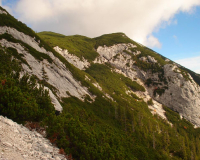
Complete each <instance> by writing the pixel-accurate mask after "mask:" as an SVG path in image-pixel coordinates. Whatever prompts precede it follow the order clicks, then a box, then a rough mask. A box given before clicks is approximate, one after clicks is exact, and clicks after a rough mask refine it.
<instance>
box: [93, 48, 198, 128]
mask: <svg viewBox="0 0 200 160" xmlns="http://www.w3.org/2000/svg"><path fill="white" fill-rule="evenodd" d="M130 48H136V46H134V45H133V46H132V45H130V44H118V45H113V46H111V47H106V46H104V47H99V48H97V52H98V53H99V55H100V56H99V57H98V58H96V59H95V61H94V63H106V62H109V63H110V64H111V65H113V66H114V67H115V68H116V69H115V70H114V71H116V72H118V73H121V74H123V75H125V76H127V77H129V78H130V79H132V80H134V79H135V78H140V79H141V80H142V82H143V85H144V86H145V88H146V89H147V91H148V94H147V95H150V97H152V98H153V99H154V100H156V101H158V102H159V103H161V104H164V105H166V106H167V107H169V108H171V109H172V110H174V111H177V112H178V113H179V114H180V115H181V116H182V117H184V118H185V119H187V120H189V121H190V122H192V123H193V124H194V125H196V126H198V127H200V87H199V85H198V84H196V82H195V81H194V80H193V78H192V77H191V76H190V74H189V73H187V72H181V70H180V69H179V68H178V67H177V66H176V65H175V64H174V65H172V64H166V65H163V66H162V70H163V73H159V72H157V73H152V71H151V70H148V71H143V70H142V69H139V68H138V67H137V66H136V65H135V61H133V60H132V59H131V56H130V55H129V54H127V53H126V52H124V50H130ZM136 49H137V48H136ZM137 52H138V51H137ZM139 60H140V61H145V62H146V63H152V64H155V63H158V62H157V60H156V59H155V58H154V57H151V56H147V57H141V58H140V59H139ZM168 61H169V60H167V62H168ZM159 65H160V64H158V66H159ZM148 80H150V81H151V84H148V86H147V85H145V82H146V81H148Z"/></svg>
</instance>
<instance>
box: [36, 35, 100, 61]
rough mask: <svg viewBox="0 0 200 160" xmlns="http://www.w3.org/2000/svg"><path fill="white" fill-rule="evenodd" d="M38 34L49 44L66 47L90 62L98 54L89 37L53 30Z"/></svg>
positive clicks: (70, 51)
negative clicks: (66, 34) (59, 32)
mask: <svg viewBox="0 0 200 160" xmlns="http://www.w3.org/2000/svg"><path fill="white" fill-rule="evenodd" d="M38 35H39V36H40V37H41V38H43V39H44V40H45V41H46V42H47V43H48V44H49V45H50V46H52V47H55V46H59V47H60V48H62V49H67V50H68V51H69V53H71V54H74V55H76V56H77V57H79V58H80V59H82V58H83V57H84V58H85V59H87V60H88V61H90V62H91V61H93V60H94V59H95V58H96V57H97V56H98V53H97V52H96V51H95V49H94V41H93V40H92V39H91V38H88V37H85V36H80V35H75V36H64V35H61V34H58V33H53V32H41V33H38Z"/></svg>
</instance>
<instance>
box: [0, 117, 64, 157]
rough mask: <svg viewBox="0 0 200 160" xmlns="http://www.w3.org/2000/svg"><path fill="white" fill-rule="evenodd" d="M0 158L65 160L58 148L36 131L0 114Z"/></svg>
mask: <svg viewBox="0 0 200 160" xmlns="http://www.w3.org/2000/svg"><path fill="white" fill-rule="evenodd" d="M0 159H1V160H13V159H16V160H36V159H37V160H67V159H66V158H65V156H64V155H62V154H59V149H58V148H57V147H55V146H52V144H51V143H50V142H49V140H48V139H45V138H44V137H43V136H42V135H41V134H39V133H38V132H36V131H29V130H28V129H27V128H26V127H24V126H22V125H19V124H17V123H15V122H13V121H12V120H10V119H7V118H5V117H3V116H0Z"/></svg>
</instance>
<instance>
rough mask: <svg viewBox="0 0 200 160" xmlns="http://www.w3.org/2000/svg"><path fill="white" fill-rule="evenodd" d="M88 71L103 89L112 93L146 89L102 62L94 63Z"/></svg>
mask: <svg viewBox="0 0 200 160" xmlns="http://www.w3.org/2000/svg"><path fill="white" fill-rule="evenodd" d="M86 72H87V73H88V74H89V75H91V76H92V77H93V78H94V79H95V80H96V81H97V82H98V83H99V84H101V86H103V90H104V91H105V92H106V93H109V94H110V95H121V94H125V91H126V90H128V89H131V90H133V91H143V92H144V91H145V89H144V87H143V86H141V85H139V84H138V83H137V82H135V81H131V80H130V79H129V78H127V77H124V76H123V75H121V74H118V73H115V72H111V70H110V68H109V67H108V66H106V65H102V64H92V65H91V66H90V68H88V69H86Z"/></svg>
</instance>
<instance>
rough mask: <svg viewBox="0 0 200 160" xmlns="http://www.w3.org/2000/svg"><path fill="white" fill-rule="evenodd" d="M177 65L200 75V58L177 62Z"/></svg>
mask: <svg viewBox="0 0 200 160" xmlns="http://www.w3.org/2000/svg"><path fill="white" fill-rule="evenodd" d="M175 62H176V63H178V64H180V65H182V66H184V67H186V68H188V69H191V70H192V71H194V72H196V73H199V74H200V63H199V62H200V56H198V57H192V58H185V59H180V60H176V61H175Z"/></svg>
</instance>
